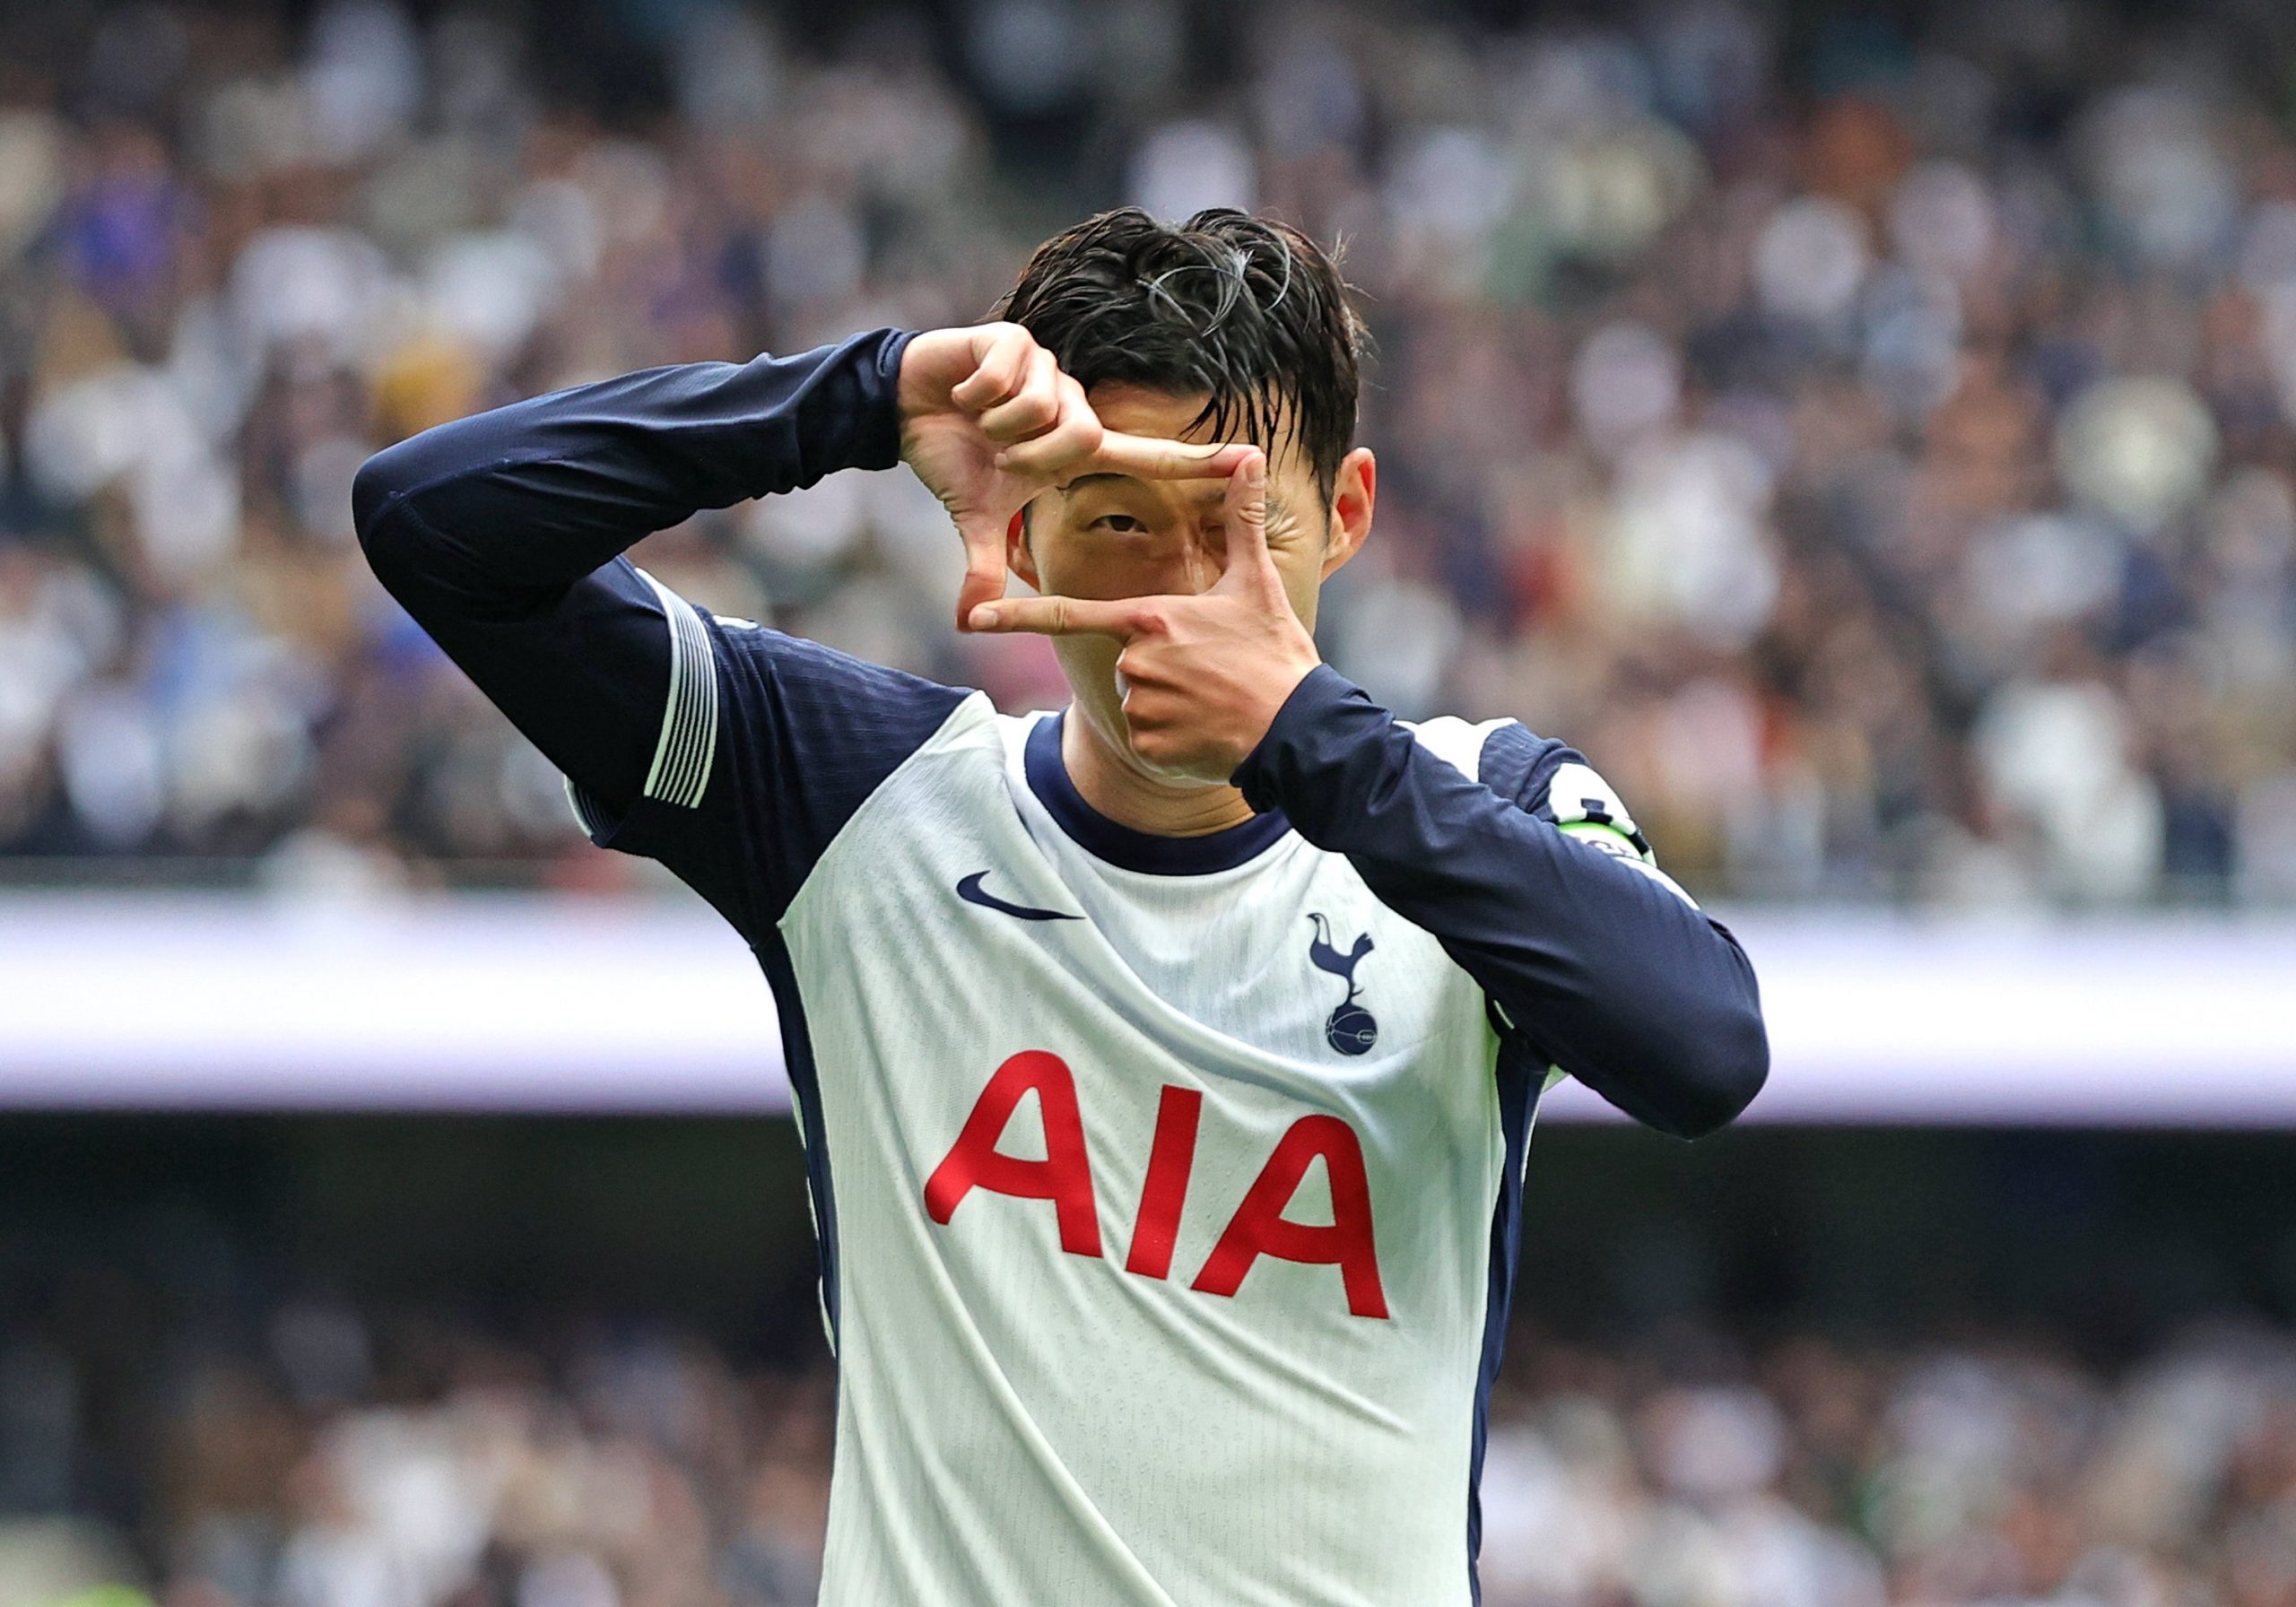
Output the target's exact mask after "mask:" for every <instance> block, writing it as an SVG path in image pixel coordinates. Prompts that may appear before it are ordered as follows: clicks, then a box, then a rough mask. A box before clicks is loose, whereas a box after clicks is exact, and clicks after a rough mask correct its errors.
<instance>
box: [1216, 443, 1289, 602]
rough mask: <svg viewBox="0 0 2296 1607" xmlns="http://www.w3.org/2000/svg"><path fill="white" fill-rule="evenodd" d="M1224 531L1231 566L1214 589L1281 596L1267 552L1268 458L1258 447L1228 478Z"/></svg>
mask: <svg viewBox="0 0 2296 1607" xmlns="http://www.w3.org/2000/svg"><path fill="white" fill-rule="evenodd" d="M1221 527H1222V532H1223V533H1224V534H1225V535H1226V536H1227V541H1228V565H1227V568H1226V569H1222V571H1221V574H1220V580H1219V583H1218V584H1217V585H1216V586H1213V590H1214V591H1247V592H1250V593H1252V594H1255V595H1260V596H1268V595H1278V594H1281V593H1282V591H1283V578H1282V577H1281V576H1279V575H1277V574H1276V572H1275V560H1274V559H1273V558H1271V557H1269V556H1268V552H1267V454H1266V453H1265V452H1262V451H1261V450H1260V449H1259V448H1258V447H1253V448H1251V449H1250V451H1249V452H1248V454H1247V455H1246V456H1245V457H1244V460H1243V461H1242V462H1241V463H1239V464H1238V465H1236V472H1235V473H1232V474H1231V475H1229V476H1228V495H1227V500H1226V503H1225V505H1224V506H1223V508H1222V517H1221Z"/></svg>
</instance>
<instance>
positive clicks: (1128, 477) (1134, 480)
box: [1058, 469, 1147, 497]
mask: <svg viewBox="0 0 2296 1607" xmlns="http://www.w3.org/2000/svg"><path fill="white" fill-rule="evenodd" d="M1104 480H1105V481H1112V482H1118V483H1120V484H1130V485H1144V484H1146V483H1147V482H1145V481H1144V480H1142V479H1141V478H1140V476H1139V475H1137V474H1119V473H1116V472H1115V471H1114V470H1112V469H1100V470H1096V471H1094V472H1093V473H1090V474H1079V475H1077V476H1076V478H1075V479H1074V480H1072V481H1070V482H1068V483H1067V484H1065V485H1064V486H1061V487H1059V488H1058V490H1059V491H1060V494H1061V495H1062V496H1064V497H1073V496H1074V495H1075V494H1076V493H1077V492H1078V491H1083V489H1084V488H1085V487H1086V486H1088V485H1097V484H1099V483H1100V482H1102V481H1104Z"/></svg>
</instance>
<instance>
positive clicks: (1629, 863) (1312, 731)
mask: <svg viewBox="0 0 2296 1607" xmlns="http://www.w3.org/2000/svg"><path fill="white" fill-rule="evenodd" d="M1503 729H1504V730H1506V731H1508V732H1510V733H1512V734H1513V740H1512V742H1511V743H1509V751H1507V752H1506V753H1504V754H1501V755H1499V756H1497V757H1498V759H1499V762H1497V763H1492V762H1486V763H1485V765H1484V766H1483V769H1484V771H1485V774H1484V776H1483V777H1480V778H1471V777H1469V776H1468V775H1467V774H1465V772H1463V771H1462V770H1461V769H1458V768H1457V766H1456V765H1454V764H1452V763H1451V762H1449V761H1448V760H1446V759H1444V758H1443V757H1441V756H1439V755H1438V754H1437V753H1435V752H1434V751H1431V749H1430V748H1429V747H1427V746H1426V745H1425V744H1423V743H1421V742H1419V741H1418V740H1417V739H1416V738H1415V737H1414V736H1413V734H1412V732H1411V730H1410V729H1409V728H1408V727H1407V726H1405V725H1402V724H1401V723H1399V722H1397V721H1396V719H1395V717H1393V716H1391V715H1390V714H1389V713H1388V712H1387V710H1386V709H1384V708H1379V707H1378V705H1377V704H1376V703H1374V702H1373V701H1372V700H1371V699H1370V698H1369V697H1368V696H1366V695H1365V694H1364V693H1363V691H1361V690H1360V689H1359V688H1357V687H1355V686H1354V685H1352V683H1351V682H1348V681H1347V680H1346V679H1345V678H1344V676H1342V675H1340V674H1338V673H1336V672H1335V671H1333V670H1332V669H1330V668H1328V667H1321V668H1318V669H1317V670H1315V671H1314V672H1312V673H1310V674H1309V676H1308V677H1307V679H1306V680H1305V681H1303V682H1301V683H1300V686H1299V687H1298V688H1297V689H1296V690H1295V691H1293V693H1292V694H1291V698H1290V699H1289V700H1288V701H1287V702H1286V703H1285V704H1284V706H1283V710H1282V711H1281V712H1280V713H1279V714H1278V715H1277V717H1276V719H1275V722H1274V725H1273V726H1272V727H1271V728H1270V730H1269V732H1268V734H1267V735H1266V737H1265V739H1264V740H1263V741H1262V742H1261V743H1260V745H1259V746H1258V747H1257V749H1255V750H1254V751H1253V752H1252V753H1251V755H1250V756H1249V757H1248V759H1247V760H1245V761H1244V764H1243V766H1242V768H1240V769H1239V770H1238V771H1237V772H1236V777H1235V779H1236V782H1237V785H1238V786H1241V787H1242V788H1243V790H1244V795H1245V796H1246V797H1247V798H1248V800H1249V801H1250V802H1251V803H1252V805H1253V807H1255V808H1256V809H1260V810H1266V809H1271V808H1279V807H1280V808H1281V809H1282V810H1283V812H1284V813H1285V814H1286V815H1287V816H1288V817H1289V818H1290V820H1291V824H1292V827H1293V829H1294V830H1297V831H1299V833H1300V835H1301V836H1302V837H1304V838H1307V839H1308V840H1309V842H1311V843H1314V844H1315V845H1316V846H1317V847H1321V848H1325V849H1327V850H1331V851H1333V852H1336V853H1342V854H1344V855H1346V856H1347V857H1348V859H1349V861H1350V862H1351V863H1352V864H1353V865H1354V866H1355V868H1356V870H1357V871H1358V872H1359V873H1361V875H1362V877H1363V879H1364V880H1365V882H1368V883H1369V884H1370V888H1371V890H1372V891H1373V892H1374V893H1375V894H1377V895H1378V898H1379V899H1381V901H1382V902H1384V903H1386V904H1387V905H1388V906H1389V907H1390V908H1393V909H1395V910H1396V912H1397V913H1398V914H1400V915H1403V916H1405V917H1406V918H1408V919H1410V920H1412V921H1413V922H1414V923H1416V924H1417V925H1421V926H1422V927H1424V928H1425V929H1426V930H1427V931H1428V932H1430V933H1431V934H1433V935H1434V936H1435V937H1436V938H1437V939H1438V940H1439V942H1441V943H1442V944H1443V946H1444V948H1445V949H1446V950H1447V951H1448V952H1449V953H1450V955H1451V957H1452V958H1453V959H1454V960H1457V962H1458V963H1459V964H1460V966H1461V967H1463V968H1464V969H1465V970H1466V971H1467V973H1468V974H1469V975H1470V976H1472V977H1474V978H1475V980H1476V981H1477V982H1478V983H1480V984H1481V985H1482V986H1483V990H1484V992H1485V994H1486V995H1488V996H1489V997H1490V999H1491V1000H1492V1003H1494V1004H1495V1005H1496V1006H1497V1007H1498V1010H1499V1012H1500V1015H1501V1017H1502V1018H1503V1020H1504V1021H1505V1022H1506V1023H1507V1024H1508V1027H1509V1030H1511V1031H1513V1032H1516V1033H1518V1034H1519V1035H1521V1037H1522V1038H1523V1039H1524V1040H1525V1041H1526V1042H1527V1043H1528V1044H1529V1045H1531V1046H1533V1047H1535V1050H1536V1052H1537V1053H1538V1054H1539V1055H1543V1056H1544V1058H1546V1059H1549V1060H1552V1062H1553V1063H1554V1064H1557V1065H1560V1066H1561V1068H1562V1069H1563V1070H1564V1071H1566V1072H1568V1073H1570V1074H1571V1075H1572V1076H1574V1077H1576V1078H1578V1080H1579V1081H1582V1082H1584V1083H1586V1084H1587V1086H1588V1087H1590V1088H1592V1089H1594V1090H1596V1092H1597V1093H1599V1094H1601V1095H1602V1096H1603V1097H1604V1098H1605V1099H1608V1100H1610V1101H1611V1103H1613V1104H1614V1105H1616V1106H1617V1107H1618V1108H1620V1109H1622V1110H1623V1111H1625V1112H1626V1113H1627V1114H1628V1115H1630V1116H1633V1117H1635V1118H1636V1119H1637V1120H1639V1121H1641V1122H1644V1123H1647V1124H1648V1125H1651V1126H1653V1127H1657V1128H1658V1129H1660V1130H1662V1131H1664V1132H1666V1133H1671V1134H1676V1135H1677V1136H1681V1137H1685V1138H1693V1137H1697V1136H1700V1134H1706V1133H1709V1132H1711V1131H1713V1130H1714V1129H1716V1128H1718V1127H1720V1126H1721V1125H1724V1124H1725V1123H1726V1122H1728V1121H1729V1120H1731V1119H1732V1118H1733V1117H1734V1116H1736V1115H1737V1114H1738V1113H1739V1112H1740V1111H1741V1110H1743V1109H1744V1108H1745V1107H1746V1105H1747V1104H1748V1103H1749V1102H1750V1101H1751V1100H1752V1099H1753V1097H1754V1095H1755V1093H1756V1092H1758V1091H1759V1090H1760V1089H1761V1085H1762V1082H1763V1080H1764V1078H1765V1077H1766V1076H1767V1074H1768V1071H1769V1064H1770V1052H1769V1044H1768V1039H1767V1036H1766V1034H1765V1032H1764V1029H1763V1026H1762V1018H1761V1002H1760V997H1759V995H1758V992H1757V990H1756V986H1755V982H1754V974H1753V968H1752V965H1751V964H1750V963H1749V962H1748V961H1747V960H1746V957H1745V954H1744V951H1742V950H1741V949H1740V948H1739V946H1738V943H1737V941H1736V939H1735V938H1734V937H1733V936H1732V935H1731V934H1730V933H1729V932H1728V931H1727V930H1726V928H1725V927H1723V926H1722V925H1720V924H1719V923H1718V922H1716V921H1713V920H1711V919H1709V917H1708V916H1706V915H1704V914H1703V913H1701V912H1700V910H1699V909H1698V908H1697V907H1696V906H1695V905H1694V904H1692V902H1691V900H1690V899H1688V898H1687V897H1686V896H1684V895H1683V893H1682V892H1681V891H1680V890H1679V889H1676V888H1675V887H1674V885H1673V883H1672V882H1668V881H1666V880H1665V877H1664V876H1663V875H1661V874H1659V873H1657V871H1656V870H1655V868H1654V867H1652V866H1650V865H1648V864H1645V863H1643V862H1642V861H1641V859H1640V858H1639V856H1637V855H1636V854H1635V853H1634V852H1633V849H1632V848H1631V847H1629V846H1627V845H1626V844H1625V842H1624V841H1623V840H1621V841H1619V842H1618V843H1616V844H1615V845H1614V846H1615V847H1617V849H1618V851H1617V852H1610V851H1605V847H1601V846H1598V845H1597V844H1596V843H1594V842H1589V841H1586V840H1580V839H1579V838H1578V836H1577V835H1575V834H1574V833H1573V832H1571V831H1567V830H1564V829H1563V828H1562V827H1561V825H1559V824H1558V823H1557V819H1556V816H1555V813H1554V812H1553V810H1552V808H1551V807H1550V806H1549V805H1548V803H1547V797H1548V795H1549V793H1550V792H1551V791H1552V789H1553V783H1554V779H1555V778H1556V777H1558V776H1570V777H1580V776H1583V777H1592V776H1593V772H1592V771H1590V770H1587V769H1585V766H1584V761H1583V760H1580V759H1579V758H1578V755H1577V754H1576V753H1574V752H1572V751H1570V749H1568V748H1565V747H1563V746H1562V745H1561V743H1552V742H1540V741H1539V740H1538V739H1535V738H1532V737H1530V736H1529V734H1527V733H1526V732H1523V731H1522V728H1521V727H1519V726H1512V725H1509V726H1507V727H1504V728H1503ZM1574 766H1575V767H1577V768H1576V769H1571V768H1570V767H1574ZM1500 769H1505V770H1508V771H1509V774H1508V775H1507V776H1506V777H1504V780H1503V783H1502V784H1501V785H1500V786H1493V785H1490V784H1488V783H1489V782H1490V781H1491V780H1492V776H1491V774H1490V772H1492V771H1493V770H1500ZM1601 814H1602V812H1601V811H1600V810H1596V811H1593V812H1588V813H1584V814H1577V813H1576V812H1574V815H1575V819H1574V821H1573V823H1574V824H1578V825H1579V826H1581V827H1585V826H1587V825H1591V826H1592V827H1593V828H1594V830H1595V833H1596V834H1597V835H1605V836H1609V837H1613V838H1621V839H1623V838H1624V837H1625V835H1626V834H1627V833H1631V830H1632V828H1631V822H1629V823H1627V825H1626V827H1625V831H1624V832H1621V831H1618V830H1615V829H1614V825H1615V823H1614V822H1613V821H1605V820H1604V819H1601V818H1598V817H1600V816H1601Z"/></svg>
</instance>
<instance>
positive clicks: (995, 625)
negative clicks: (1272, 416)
mask: <svg viewBox="0 0 2296 1607" xmlns="http://www.w3.org/2000/svg"><path fill="white" fill-rule="evenodd" d="M1222 524H1223V526H1224V527H1225V533H1226V537H1227V567H1226V568H1225V569H1222V572H1221V575H1220V578H1219V579H1218V580H1217V581H1216V582H1215V583H1213V586H1212V587H1211V588H1210V589H1209V590H1207V591H1204V592H1200V593H1198V594H1196V595H1194V596H1151V597H1124V598H1118V599H1115V600H1111V601H1100V600H1095V599H1089V598H1079V597H1008V598H1005V599H1004V600H1003V601H1001V602H996V603H984V604H980V605H979V606H978V608H975V609H974V610H973V611H972V613H971V615H970V620H969V621H968V623H969V624H970V627H971V629H973V630H982V631H1015V630H1019V631H1032V632H1035V633H1036V634H1038V635H1040V636H1077V635H1090V636H1108V637H1113V638H1116V639H1117V640H1118V641H1119V642H1122V643H1123V644H1124V651H1123V652H1122V653H1121V654H1120V655H1119V656H1118V658H1117V661H1116V667H1117V673H1118V675H1119V676H1120V677H1121V678H1122V679H1121V682H1120V684H1121V685H1122V686H1123V688H1124V717H1125V723H1126V725H1128V726H1129V727H1130V729H1131V733H1132V749H1133V751H1134V752H1135V753H1136V754H1138V755H1139V756H1140V758H1141V759H1142V760H1144V762H1146V763H1147V764H1148V765H1150V766H1151V767H1152V768H1153V769H1158V770H1161V771H1162V772H1164V773H1166V774H1168V775H1171V776H1185V777H1189V778H1191V779H1194V780H1199V781H1226V780H1228V779H1229V778H1230V777H1232V776H1233V775H1234V774H1235V773H1236V770H1237V768H1238V767H1239V766H1240V765H1241V764H1242V763H1243V762H1244V760H1245V759H1246V758H1247V757H1248V755H1249V754H1250V753H1251V751H1252V750H1253V749H1254V748H1256V747H1257V746H1259V743H1260V739H1261V738H1263V737H1265V735H1266V734H1267V730H1268V727H1269V726H1270V725H1274V722H1275V716H1276V712H1277V711H1278V710H1279V709H1281V708H1283V702H1284V699H1287V698H1289V697H1290V696H1291V692H1292V690H1293V689H1294V688H1295V687H1297V686H1298V685H1299V684H1300V682H1301V681H1303V680H1305V679H1306V678H1307V674H1308V672H1309V671H1310V670H1312V669H1314V668H1315V667H1316V665H1318V664H1320V663H1321V662H1322V658H1321V656H1320V655H1318V653H1317V651H1316V643H1315V638H1313V637H1311V636H1309V634H1308V630H1307V627H1306V626H1304V625H1302V624H1301V623H1300V616H1299V615H1298V614H1297V613H1294V612H1292V609H1291V598H1290V597H1288V596H1286V595H1284V591H1283V577H1282V576H1281V575H1279V574H1278V573H1277V572H1276V569H1275V562H1274V559H1272V558H1271V557H1270V556H1269V555H1268V551H1267V455H1266V454H1265V453H1264V452H1262V451H1260V450H1258V449H1257V448H1254V449H1252V450H1251V451H1249V452H1248V453H1246V454H1245V456H1243V458H1242V459H1241V460H1240V461H1239V463H1238V464H1237V465H1236V467H1235V468H1234V469H1233V470H1232V471H1231V473H1229V476H1228V489H1227V500H1226V506H1225V509H1224V512H1223V518H1222Z"/></svg>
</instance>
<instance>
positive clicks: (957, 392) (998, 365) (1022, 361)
mask: <svg viewBox="0 0 2296 1607" xmlns="http://www.w3.org/2000/svg"><path fill="white" fill-rule="evenodd" d="M981 333H982V334H985V335H986V336H987V342H986V343H985V344H982V345H979V346H977V347H976V348H975V356H974V363H973V370H972V373H971V375H970V377H968V378H965V379H963V380H961V381H959V382H958V384H957V385H956V386H955V387H953V388H952V389H951V391H950V392H949V400H950V401H952V402H953V403H955V404H957V405H958V406H959V407H961V408H963V409H964V410H965V411H966V412H967V413H979V412H981V411H983V410H984V409H987V408H990V407H994V406H996V404H998V403H999V402H1002V401H1004V400H1005V399H1006V398H1007V397H1010V396H1013V395H1017V394H1018V393H1019V391H1020V389H1021V387H1022V384H1023V383H1025V382H1026V380H1027V379H1028V377H1029V358H1030V356H1031V353H1033V352H1035V351H1036V350H1037V343H1036V341H1035V339H1034V338H1033V337H1032V336H1031V334H1029V332H1028V331H1027V330H1025V329H1023V328H1022V327H1021V326H1019V325H1018V324H1004V325H996V324H992V325H989V326H987V327H986V328H985V329H984V330H983V331H982V332H981Z"/></svg>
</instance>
